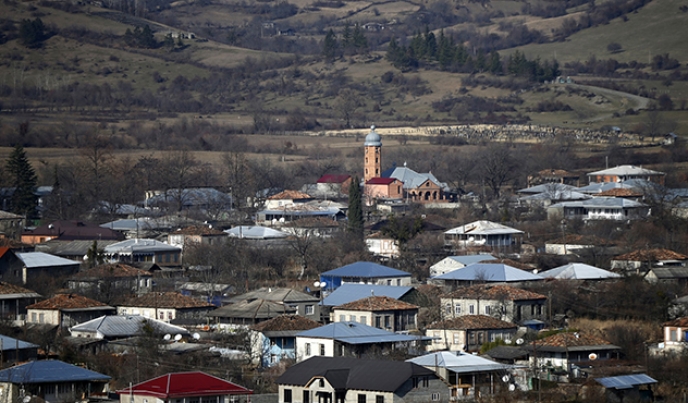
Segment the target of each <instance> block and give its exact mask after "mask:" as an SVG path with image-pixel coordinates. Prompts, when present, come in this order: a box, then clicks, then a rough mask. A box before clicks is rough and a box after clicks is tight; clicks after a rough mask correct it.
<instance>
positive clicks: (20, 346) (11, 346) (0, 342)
mask: <svg viewBox="0 0 688 403" xmlns="http://www.w3.org/2000/svg"><path fill="white" fill-rule="evenodd" d="M38 347H39V346H38V345H37V344H33V343H29V342H26V341H23V340H19V339H15V338H13V337H9V336H5V335H2V334H0V351H9V350H28V349H37V348H38Z"/></svg>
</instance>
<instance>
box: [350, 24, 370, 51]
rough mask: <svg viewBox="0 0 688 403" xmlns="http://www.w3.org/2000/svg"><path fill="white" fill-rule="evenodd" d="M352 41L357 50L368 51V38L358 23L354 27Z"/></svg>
mask: <svg viewBox="0 0 688 403" xmlns="http://www.w3.org/2000/svg"><path fill="white" fill-rule="evenodd" d="M353 41H354V47H355V48H356V51H357V52H361V51H362V52H368V38H366V36H365V35H364V34H363V30H362V29H361V26H360V25H358V24H356V26H355V27H354V35H353Z"/></svg>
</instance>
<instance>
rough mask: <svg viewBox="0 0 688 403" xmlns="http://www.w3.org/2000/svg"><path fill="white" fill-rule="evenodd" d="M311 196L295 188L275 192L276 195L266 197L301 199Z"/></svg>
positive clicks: (272, 198) (270, 198)
mask: <svg viewBox="0 0 688 403" xmlns="http://www.w3.org/2000/svg"><path fill="white" fill-rule="evenodd" d="M312 198H313V197H312V196H311V195H309V194H306V193H303V192H299V191H297V190H288V189H287V190H284V191H282V192H279V193H277V194H276V195H272V196H270V197H268V200H303V199H309V200H310V199H312Z"/></svg>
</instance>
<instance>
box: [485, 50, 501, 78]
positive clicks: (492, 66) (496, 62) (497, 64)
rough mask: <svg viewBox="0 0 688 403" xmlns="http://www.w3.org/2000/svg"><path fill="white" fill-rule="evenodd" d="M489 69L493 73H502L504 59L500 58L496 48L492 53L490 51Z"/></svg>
mask: <svg viewBox="0 0 688 403" xmlns="http://www.w3.org/2000/svg"><path fill="white" fill-rule="evenodd" d="M488 70H490V73H492V74H501V73H502V61H501V60H500V58H499V53H497V51H496V50H493V51H492V53H490V62H489V64H488Z"/></svg>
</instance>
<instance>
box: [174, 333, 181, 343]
mask: <svg viewBox="0 0 688 403" xmlns="http://www.w3.org/2000/svg"><path fill="white" fill-rule="evenodd" d="M181 339H182V335H181V334H178V335H175V336H174V341H179V340H181Z"/></svg>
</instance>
